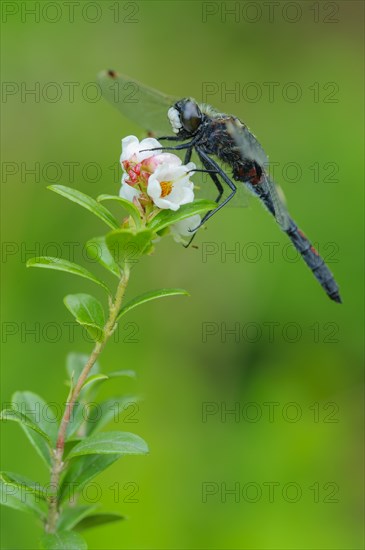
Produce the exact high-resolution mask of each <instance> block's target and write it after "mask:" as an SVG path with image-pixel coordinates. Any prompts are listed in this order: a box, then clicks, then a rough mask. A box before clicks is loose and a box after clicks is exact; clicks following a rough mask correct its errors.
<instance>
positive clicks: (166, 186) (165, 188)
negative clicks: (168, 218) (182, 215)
mask: <svg viewBox="0 0 365 550" xmlns="http://www.w3.org/2000/svg"><path fill="white" fill-rule="evenodd" d="M160 185H161V197H162V198H164V197H166V195H169V194H170V193H171V191H172V182H171V181H161V183H160Z"/></svg>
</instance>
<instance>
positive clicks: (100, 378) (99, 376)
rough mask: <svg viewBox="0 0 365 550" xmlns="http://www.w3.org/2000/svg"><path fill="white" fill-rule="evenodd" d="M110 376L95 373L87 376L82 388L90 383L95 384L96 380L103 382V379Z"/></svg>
mask: <svg viewBox="0 0 365 550" xmlns="http://www.w3.org/2000/svg"><path fill="white" fill-rule="evenodd" d="M108 378H109V376H107V375H106V374H100V373H99V374H93V375H92V376H89V377H88V378H86V380H85V382H84V383H83V385H82V386H81V387H82V388H85V387H86V386H89V385H90V384H94V383H95V382H101V381H103V380H108Z"/></svg>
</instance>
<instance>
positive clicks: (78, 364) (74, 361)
mask: <svg viewBox="0 0 365 550" xmlns="http://www.w3.org/2000/svg"><path fill="white" fill-rule="evenodd" d="M88 360H89V355H86V354H85V353H76V352H71V353H69V354H68V355H67V358H66V371H67V374H68V375H69V377H70V378H71V376H72V375H73V377H74V380H77V379H78V378H79V376H80V374H81V371H82V370H83V368H84V367H85V365H86V363H87V362H88ZM99 371H100V366H99V363H98V361H96V362H95V363H94V366H93V367H92V369H91V371H90V372H89V376H90V375H92V374H97V373H98V372H99Z"/></svg>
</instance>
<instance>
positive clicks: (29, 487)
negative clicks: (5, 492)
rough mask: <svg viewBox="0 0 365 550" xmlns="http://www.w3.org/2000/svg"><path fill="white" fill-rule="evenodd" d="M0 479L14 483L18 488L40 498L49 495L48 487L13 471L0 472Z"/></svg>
mask: <svg viewBox="0 0 365 550" xmlns="http://www.w3.org/2000/svg"><path fill="white" fill-rule="evenodd" d="M0 478H1V480H2V481H3V482H4V483H5V484H7V485H14V486H15V487H17V488H18V489H20V490H22V491H25V492H27V493H33V494H34V495H37V496H38V497H39V498H41V499H42V500H45V499H46V498H47V496H50V495H51V491H49V488H45V487H42V485H41V484H40V483H38V482H37V481H32V480H31V479H29V478H27V477H24V476H21V475H19V474H15V473H14V472H0Z"/></svg>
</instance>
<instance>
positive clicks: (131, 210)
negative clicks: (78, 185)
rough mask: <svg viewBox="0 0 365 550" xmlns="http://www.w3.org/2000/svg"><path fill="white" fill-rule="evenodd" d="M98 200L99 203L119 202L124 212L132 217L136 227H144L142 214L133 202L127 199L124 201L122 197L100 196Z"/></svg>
mask: <svg viewBox="0 0 365 550" xmlns="http://www.w3.org/2000/svg"><path fill="white" fill-rule="evenodd" d="M96 200H97V201H98V202H102V201H117V202H118V203H119V204H120V205H121V206H122V207H123V208H124V210H126V211H127V212H128V214H129V215H130V216H132V218H133V220H134V222H135V224H136V226H137V227H141V225H142V223H141V214H140V212H139V210H138V208H137V207H136V206H135V205H134V204H133V203H132V202H129V201H127V200H126V199H123V198H122V197H118V196H117V195H99V196H98V198H97V199H96Z"/></svg>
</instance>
